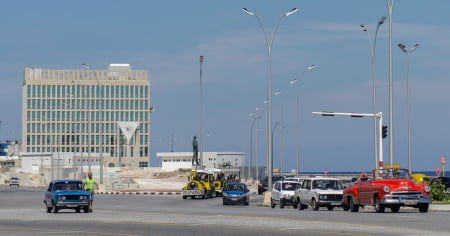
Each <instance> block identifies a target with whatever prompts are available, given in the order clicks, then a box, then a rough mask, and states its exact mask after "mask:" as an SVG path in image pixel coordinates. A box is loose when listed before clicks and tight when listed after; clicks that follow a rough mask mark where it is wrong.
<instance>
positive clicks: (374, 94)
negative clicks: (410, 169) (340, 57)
mask: <svg viewBox="0 0 450 236" xmlns="http://www.w3.org/2000/svg"><path fill="white" fill-rule="evenodd" d="M385 20H386V17H385V16H383V17H381V19H380V20H379V21H378V22H377V26H376V28H375V37H374V43H373V44H372V38H371V36H370V32H369V30H368V29H367V27H366V26H365V25H363V24H361V25H360V27H361V29H362V30H363V31H365V32H367V37H368V39H369V46H370V55H371V57H372V112H373V114H376V113H377V89H376V76H375V46H376V44H377V35H378V29H379V28H380V26H381V25H382V24H383V23H384V21H385ZM373 148H374V160H375V168H377V166H378V161H377V157H378V148H377V118H376V117H375V116H374V117H373Z"/></svg>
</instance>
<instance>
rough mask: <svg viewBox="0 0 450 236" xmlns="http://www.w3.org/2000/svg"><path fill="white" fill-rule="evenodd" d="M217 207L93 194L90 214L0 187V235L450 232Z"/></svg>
mask: <svg viewBox="0 0 450 236" xmlns="http://www.w3.org/2000/svg"><path fill="white" fill-rule="evenodd" d="M251 197H252V198H251V202H250V206H223V205H222V203H221V198H214V199H206V200H202V199H193V200H191V199H187V200H183V199H181V196H168V195H163V196H143V195H96V198H95V199H96V201H95V203H94V212H93V213H75V212H74V211H71V210H61V212H60V213H57V214H55V213H46V212H45V209H44V204H43V189H35V188H22V187H21V188H9V187H0V205H1V208H0V235H11V236H19V235H20V236H28V235H30V236H31V235H113V236H114V235H136V236H138V235H152V236H153V235H156V236H160V235H200V236H201V235H209V236H210V235H352V236H354V235H449V234H450V226H449V224H448V214H449V213H448V212H433V211H430V212H428V213H425V214H424V213H418V211H417V210H416V209H412V208H411V209H409V208H402V209H401V210H400V213H390V212H386V213H382V214H380V213H374V211H373V209H367V208H366V209H362V210H360V212H358V213H350V212H344V211H342V210H341V209H335V210H334V211H328V210H326V208H323V209H320V210H319V211H312V210H311V209H310V208H309V209H306V210H303V211H299V210H297V209H293V208H292V207H287V208H284V209H280V208H278V207H276V208H275V209H271V208H269V207H263V206H260V203H261V202H262V200H263V199H262V196H258V195H252V196H251Z"/></svg>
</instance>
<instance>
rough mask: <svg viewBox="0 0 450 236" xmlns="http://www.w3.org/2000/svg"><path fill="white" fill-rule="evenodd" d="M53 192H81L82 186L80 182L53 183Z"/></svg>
mask: <svg viewBox="0 0 450 236" xmlns="http://www.w3.org/2000/svg"><path fill="white" fill-rule="evenodd" d="M54 189H55V190H64V191H73V190H82V189H83V186H82V184H81V182H58V183H55V186H54Z"/></svg>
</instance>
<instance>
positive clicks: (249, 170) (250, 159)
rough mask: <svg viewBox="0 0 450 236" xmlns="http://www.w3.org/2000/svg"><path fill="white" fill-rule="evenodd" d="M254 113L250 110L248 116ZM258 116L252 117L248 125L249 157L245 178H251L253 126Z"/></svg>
mask: <svg viewBox="0 0 450 236" xmlns="http://www.w3.org/2000/svg"><path fill="white" fill-rule="evenodd" d="M255 114H256V113H254V112H252V113H250V116H253V115H255ZM259 118H261V117H259V116H258V115H256V116H255V118H253V121H252V125H251V127H250V150H249V152H250V157H249V161H248V175H247V179H250V178H251V168H252V159H253V156H252V155H253V126H254V125H255V122H256V120H258V119H259Z"/></svg>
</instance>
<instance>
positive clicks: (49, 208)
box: [45, 204, 53, 213]
mask: <svg viewBox="0 0 450 236" xmlns="http://www.w3.org/2000/svg"><path fill="white" fill-rule="evenodd" d="M45 208H47V213H51V212H52V209H53V207H48V206H47V204H45Z"/></svg>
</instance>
